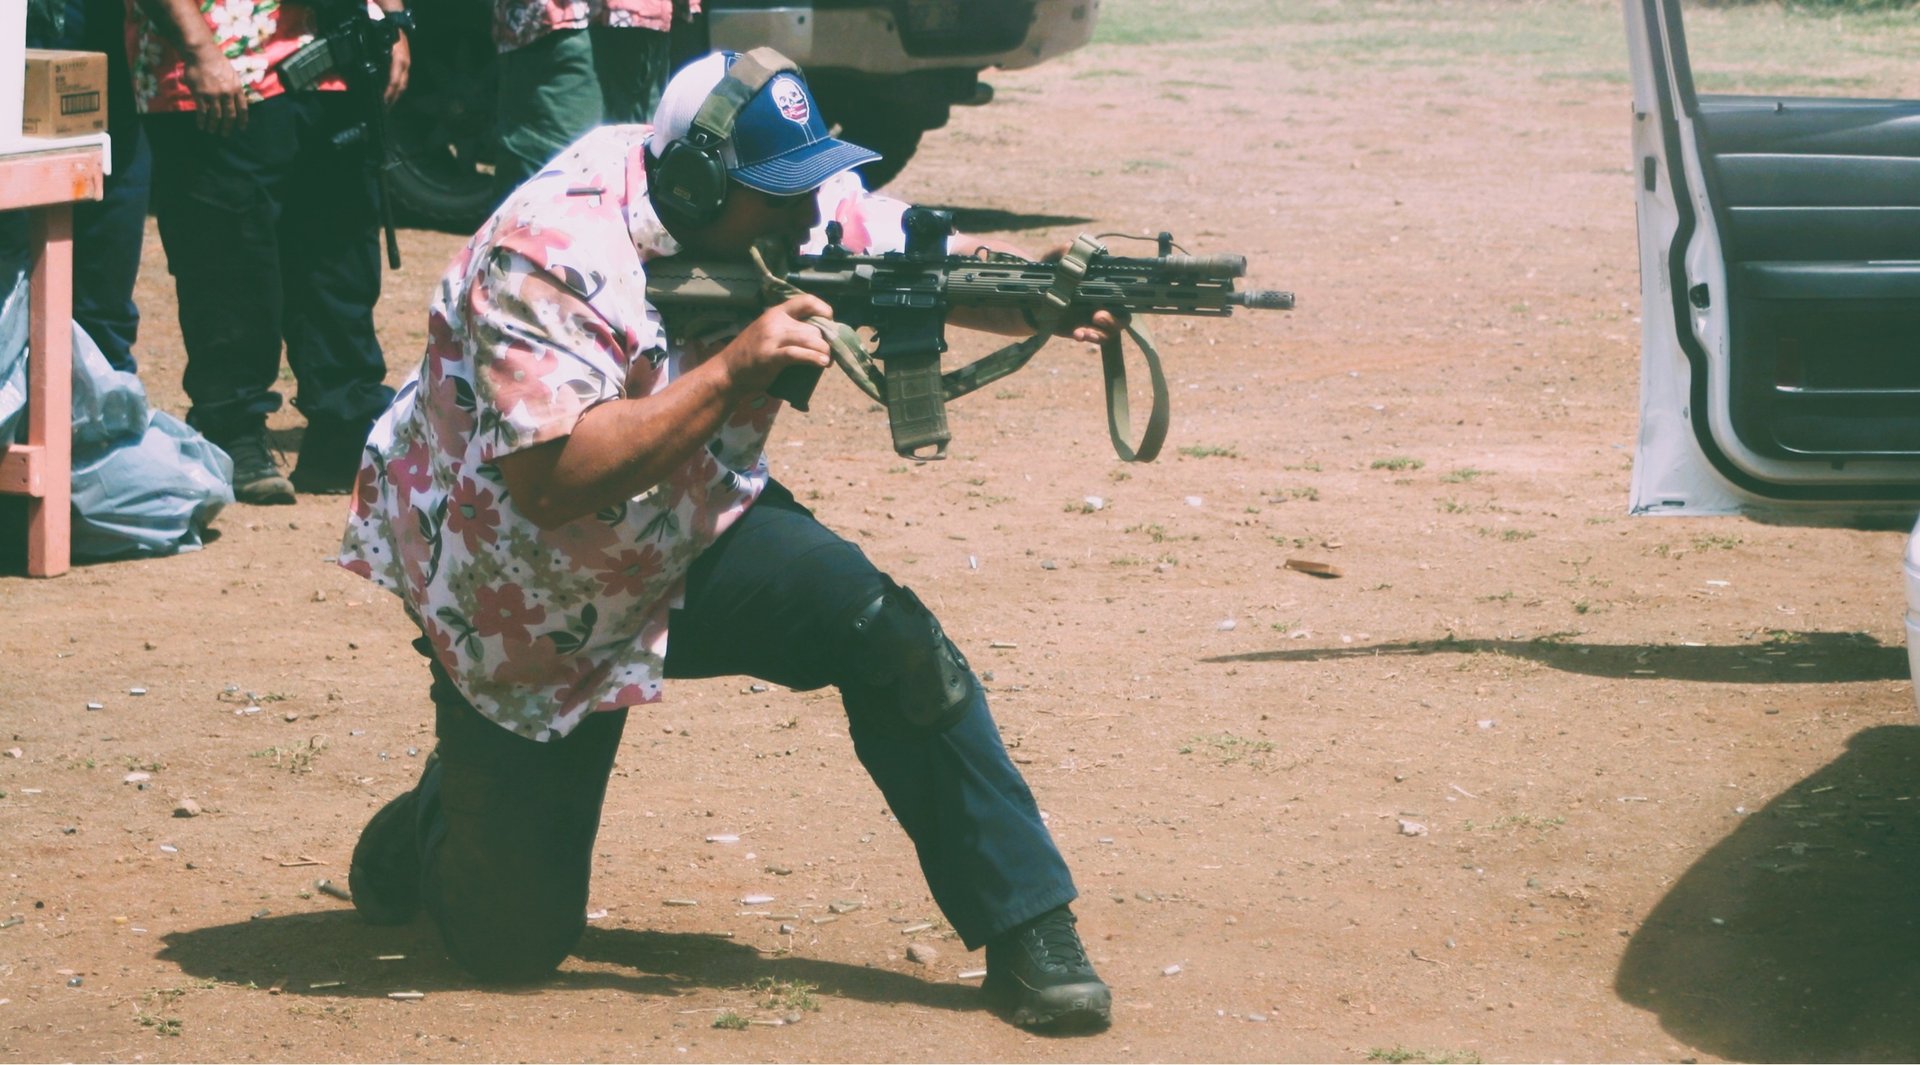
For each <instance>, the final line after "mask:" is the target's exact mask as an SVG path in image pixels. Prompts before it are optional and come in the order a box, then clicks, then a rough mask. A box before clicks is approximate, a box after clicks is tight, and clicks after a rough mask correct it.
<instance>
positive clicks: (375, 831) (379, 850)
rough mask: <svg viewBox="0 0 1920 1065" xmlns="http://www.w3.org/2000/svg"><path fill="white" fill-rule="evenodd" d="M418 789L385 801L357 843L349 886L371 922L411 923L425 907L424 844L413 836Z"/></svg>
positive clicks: (361, 911)
mask: <svg viewBox="0 0 1920 1065" xmlns="http://www.w3.org/2000/svg"><path fill="white" fill-rule="evenodd" d="M429 757H431V756H429ZM418 794H419V793H418V792H417V791H407V792H403V793H402V794H401V795H400V796H399V797H398V798H396V799H394V800H393V801H392V802H389V803H388V804H386V805H385V806H382V807H381V808H380V812H379V813H376V814H374V815H373V819H372V820H370V821H368V822H367V827H366V828H365V830H363V831H362V832H361V833H360V842H359V843H356V844H354V847H353V864H352V865H351V866H349V867H348V869H347V888H348V890H349V891H350V892H351V893H352V895H353V908H354V909H356V910H358V911H360V916H361V917H362V918H363V919H365V920H366V922H367V923H368V924H376V925H401V924H406V923H407V922H409V921H411V920H413V918H414V915H415V914H417V913H419V912H420V850H419V845H418V844H417V843H416V842H415V840H414V831H415V829H414V824H415V822H416V820H417V810H418V807H417V802H418Z"/></svg>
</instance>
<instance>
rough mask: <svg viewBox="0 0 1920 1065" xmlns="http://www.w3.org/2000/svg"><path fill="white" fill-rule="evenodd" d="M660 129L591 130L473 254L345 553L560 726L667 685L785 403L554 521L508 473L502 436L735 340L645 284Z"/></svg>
mask: <svg viewBox="0 0 1920 1065" xmlns="http://www.w3.org/2000/svg"><path fill="white" fill-rule="evenodd" d="M650 132H651V131H650V129H649V127H646V126H603V127H600V128H598V129H595V130H593V131H592V132H590V133H588V134H587V135H586V136H585V137H583V138H582V139H581V140H579V141H578V142H576V143H575V144H574V145H573V146H571V147H569V148H568V149H567V150H565V151H564V152H562V153H561V154H560V156H559V158H557V159H556V160H555V161H554V162H553V163H552V164H550V165H549V167H548V169H547V172H545V173H544V174H543V175H542V176H540V177H539V178H536V179H535V180H533V181H530V182H528V183H527V184H526V185H524V186H522V187H521V188H520V189H519V190H518V191H517V192H515V193H514V195H513V196H512V197H511V198H510V199H509V200H508V201H507V202H506V203H505V204H503V205H502V206H501V207H500V209H499V210H498V211H497V212H496V213H495V214H494V216H493V217H492V218H490V219H489V220H488V221H487V223H486V224H485V225H484V226H483V227H482V228H481V230H480V232H479V233H478V234H476V235H475V236H474V238H473V239H472V240H471V241H469V242H468V243H467V245H466V247H465V248H464V249H462V250H461V251H460V252H459V253H458V254H457V255H455V256H454V259H453V262H452V264H451V265H450V266H449V267H448V268H447V271H446V273H445V274H444V275H442V277H441V279H440V283H439V286H438V289H437V292H436V295H435V297H434V299H433V303H432V306H431V308H430V310H429V314H428V321H427V346H426V354H425V358H424V359H423V360H422V362H421V364H420V366H419V368H418V369H416V370H415V371H414V373H413V374H412V376H410V377H409V378H408V380H407V381H406V383H405V384H404V385H403V386H402V387H401V389H400V391H399V394H398V395H397V396H396V397H395V399H394V402H393V405H392V406H391V407H389V408H388V409H387V411H386V413H385V414H383V415H382V416H381V418H380V420H379V421H378V423H376V425H375V426H374V429H373V433H372V435H371V437H370V438H369V440H368V442H367V447H368V457H367V459H366V462H365V464H364V465H363V466H362V468H361V470H360V477H359V481H358V484H357V486H356V491H355V494H354V498H353V500H352V502H351V504H350V512H349V517H348V523H347V529H346V534H345V537H344V540H343V543H342V546H341V552H340V556H339V562H340V564H341V565H342V566H344V567H346V568H347V569H349V570H351V571H353V572H355V573H359V574H361V575H362V576H365V577H368V578H370V579H372V580H373V581H374V582H376V583H378V584H379V585H381V586H382V587H385V588H387V589H389V590H391V591H393V592H394V593H396V594H397V595H399V596H400V599H401V600H402V602H403V603H404V604H405V605H406V608H407V611H408V613H409V614H410V615H411V616H412V617H413V618H414V620H415V621H416V622H418V624H419V625H420V628H421V630H422V632H424V633H425V635H426V637H427V639H428V641H429V642H430V643H431V644H432V645H433V650H434V656H435V658H436V659H437V660H438V661H439V663H440V664H441V666H442V667H444V668H445V669H446V670H447V672H448V674H449V675H450V676H451V677H452V678H453V680H454V682H455V684H456V685H457V686H458V687H459V689H460V691H461V692H462V693H463V694H464V695H465V696H466V697H467V699H468V700H469V701H470V702H472V703H473V705H474V707H475V708H476V709H478V710H479V711H480V712H481V713H482V714H484V715H486V716H487V717H488V718H490V719H492V720H493V721H495V722H497V723H499V724H500V725H502V726H504V727H506V728H508V729H511V730H513V731H514V732H516V733H518V734H520V735H523V736H528V737H531V738H533V739H536V740H541V741H545V740H549V739H552V738H555V737H558V736H564V735H566V734H567V733H568V732H569V731H571V730H572V729H573V728H574V727H575V726H577V725H578V724H579V723H580V722H581V720H582V719H583V718H584V716H585V715H586V714H588V713H591V712H594V711H598V710H615V709H619V708H622V707H626V706H632V705H636V704H641V703H649V702H653V701H655V700H658V699H659V698H660V687H661V680H662V678H663V675H664V665H665V661H666V653H667V617H668V612H669V611H670V610H671V609H672V608H673V607H674V606H675V605H677V603H678V602H679V601H680V597H681V595H682V592H683V590H684V586H685V577H686V573H687V570H688V568H689V567H691V566H692V564H693V561H694V559H695V558H697V557H698V556H699V554H700V553H701V552H702V551H703V550H705V549H706V548H707V547H708V545H710V544H712V543H713V541H714V540H715V539H716V538H717V537H718V536H719V535H720V534H721V533H722V532H725V531H726V529H727V528H728V527H729V526H731V525H732V524H733V523H734V522H735V521H736V520H738V519H739V517H740V516H741V515H742V514H744V513H745V512H746V510H747V508H748V507H749V506H751V505H752V504H753V502H754V500H755V499H756V498H758V496H759V494H760V491H761V489H763V488H764V487H765V486H766V483H767V458H766V451H765V445H766V440H767V435H768V432H769V431H770V430H771V429H772V427H773V421H774V417H775V415H776V414H777V413H778V412H779V409H780V407H781V406H782V404H781V403H780V401H779V400H776V399H773V398H772V397H770V396H767V395H765V394H764V393H763V394H760V395H757V396H753V397H750V398H748V399H745V400H742V401H741V402H740V404H739V406H738V407H736V408H735V409H734V411H733V412H732V414H731V416H730V417H729V418H728V419H727V420H726V421H725V422H724V423H723V425H722V426H721V428H720V430H719V432H718V433H717V434H716V435H715V436H714V438H713V439H712V440H711V441H710V442H709V444H708V446H707V448H705V449H704V450H702V451H701V452H700V453H699V454H698V455H697V456H696V457H695V458H694V459H692V460H690V461H689V462H688V463H687V464H686V465H685V466H683V467H681V468H680V469H678V470H676V471H674V472H673V473H672V474H671V475H670V476H668V477H667V478H666V480H665V481H663V482H662V483H661V484H659V485H657V486H655V487H654V488H652V489H650V490H648V491H647V492H645V493H643V494H641V495H639V496H637V497H635V498H633V499H629V500H627V501H625V502H623V503H619V504H616V505H614V506H611V507H608V508H606V509H605V510H602V511H600V512H599V513H597V514H594V515H590V516H588V517H584V518H581V519H579V520H576V521H574V522H571V523H569V524H567V525H564V526H562V527H560V528H557V529H551V530H546V529H541V528H540V527H539V526H537V525H535V524H534V523H533V522H532V521H530V520H528V519H527V518H526V517H524V516H522V515H521V513H520V512H519V510H518V509H516V508H515V506H514V501H513V499H512V497H511V496H510V495H509V494H508V492H507V487H506V483H505V482H504V481H503V480H502V478H501V475H500V472H499V469H498V467H497V466H496V465H495V463H496V462H497V461H498V460H499V459H500V457H501V456H504V455H509V454H512V453H514V452H516V451H521V450H524V449H526V448H530V447H533V446H535V445H538V444H543V443H546V442H548V441H551V440H557V439H560V438H562V437H565V436H567V435H568V434H570V433H571V432H572V431H573V426H574V424H575V422H577V421H578V420H579V418H580V416H581V415H582V414H584V413H585V412H586V411H587V410H588V409H589V408H591V407H592V406H593V405H595V404H597V403H601V402H605V401H607V400H612V399H617V398H621V397H625V396H637V395H652V394H655V393H658V392H660V391H661V390H662V389H664V388H666V387H667V386H668V385H669V384H670V383H672V381H673V380H674V379H675V378H676V377H677V376H678V374H679V373H680V371H681V369H682V367H683V366H691V365H693V364H694V363H693V362H692V361H691V360H697V359H698V358H700V357H702V356H703V355H704V354H711V352H712V351H715V350H718V347H719V345H720V344H721V343H723V342H724V340H725V339H730V336H723V337H722V338H719V339H714V340H709V341H707V342H705V343H703V344H701V345H698V346H697V347H698V348H699V350H692V351H683V350H680V349H681V345H680V344H679V343H677V342H676V341H673V340H670V338H669V337H668V335H667V331H666V329H665V327H664V325H663V323H662V321H661V317H660V313H659V311H658V310H657V309H656V308H655V307H654V306H653V305H652V304H650V303H649V302H648V301H647V299H646V264H647V262H648V261H649V260H651V259H654V258H656V257H660V256H666V255H672V254H673V253H674V252H676V251H677V250H678V244H677V243H676V242H675V241H674V239H673V237H672V236H671V235H670V234H668V232H667V230H666V228H665V226H663V225H662V224H661V222H660V219H659V217H658V215H656V214H655V213H654V210H653V207H652V204H651V203H650V201H649V200H648V199H647V196H646V173H645V169H644V165H643V162H642V158H641V153H642V152H643V151H644V150H645V147H644V146H645V143H646V138H647V136H648V135H649V133H650ZM819 195H820V200H821V215H822V217H823V218H834V219H837V220H839V221H840V222H841V224H842V226H843V227H844V229H845V231H846V236H845V237H844V238H843V240H844V243H845V244H846V245H847V247H848V248H849V249H850V250H853V251H856V252H858V251H863V250H871V251H875V252H880V251H892V250H899V249H900V247H901V245H902V239H901V237H900V224H899V222H900V215H901V213H902V212H903V211H904V210H905V205H904V204H901V203H899V202H898V201H895V200H890V199H887V198H885V197H881V196H875V195H872V194H869V193H867V192H866V191H864V190H863V189H862V188H861V186H860V184H859V180H858V178H856V177H855V176H853V175H852V174H851V173H848V174H843V175H840V176H839V177H836V178H834V179H833V180H831V181H829V182H828V183H827V184H826V185H825V186H824V187H823V188H822V189H821V190H820V194H819ZM875 233H878V234H881V235H882V237H883V239H880V240H872V239H871V236H870V235H871V234H875ZM887 234H891V239H890V240H889V239H885V235H887ZM823 241H824V226H823V227H821V228H820V229H818V230H816V233H815V236H814V242H815V245H816V246H817V245H818V244H820V243H821V242H823ZM739 325H741V326H744V325H745V322H744V321H743V322H741V323H739Z"/></svg>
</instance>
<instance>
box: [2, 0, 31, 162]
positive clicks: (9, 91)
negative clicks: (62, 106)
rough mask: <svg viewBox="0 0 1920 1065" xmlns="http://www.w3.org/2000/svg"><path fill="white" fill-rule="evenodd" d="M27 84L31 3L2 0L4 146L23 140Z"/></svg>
mask: <svg viewBox="0 0 1920 1065" xmlns="http://www.w3.org/2000/svg"><path fill="white" fill-rule="evenodd" d="M26 87H27V5H26V3H25V0H0V147H4V146H6V145H10V144H17V143H19V141H20V140H21V136H20V126H21V110H22V108H23V107H24V105H25V100H24V97H25V94H26Z"/></svg>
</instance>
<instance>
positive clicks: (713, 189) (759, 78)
mask: <svg viewBox="0 0 1920 1065" xmlns="http://www.w3.org/2000/svg"><path fill="white" fill-rule="evenodd" d="M799 70H800V68H798V67H796V66H794V65H793V61H792V60H790V59H788V58H787V57H786V56H783V55H781V54H780V53H779V52H776V51H774V50H773V49H772V48H765V47H762V48H755V49H754V50H753V51H751V52H747V53H745V54H744V55H741V56H739V57H737V58H736V59H734V61H733V65H732V66H731V67H729V68H728V69H727V72H726V73H725V74H723V75H721V77H720V81H719V83H718V84H716V85H715V86H714V87H713V91H712V92H709V93H708V94H707V98H706V100H705V101H704V102H702V103H701V105H700V110H698V111H696V112H695V113H694V116H693V122H692V124H691V126H690V127H689V128H688V129H687V133H686V136H684V137H681V138H680V139H678V140H676V141H674V142H673V143H672V144H669V145H667V147H666V149H665V150H664V151H662V152H661V153H660V162H659V165H658V166H657V167H655V169H654V177H653V181H654V202H655V203H657V204H658V205H659V206H660V207H661V208H662V209H663V210H665V211H667V212H668V213H670V214H672V215H674V216H675V217H676V218H678V219H680V220H682V221H685V222H688V223H691V224H693V225H704V224H706V223H708V222H711V221H713V220H714V219H715V218H716V217H718V216H719V214H720V210H721V208H723V207H725V206H726V203H727V166H726V164H725V163H724V162H722V161H721V159H720V148H721V146H722V145H724V144H725V143H726V142H727V140H728V138H730V137H732V136H733V123H734V120H735V119H737V118H739V117H740V111H741V109H742V108H744V107H746V106H747V102H748V101H749V100H752V99H753V97H754V94H756V93H758V92H759V91H760V90H761V89H762V88H765V87H766V84H767V82H769V81H771V80H773V76H774V75H775V74H779V73H781V72H783V71H791V72H793V73H795V74H798V73H799Z"/></svg>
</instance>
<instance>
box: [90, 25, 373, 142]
mask: <svg viewBox="0 0 1920 1065" xmlns="http://www.w3.org/2000/svg"><path fill="white" fill-rule="evenodd" d="M200 14H201V15H202V16H204V17H205V18H206V20H207V27H208V28H209V29H211V30H212V31H213V38H214V40H215V41H217V42H218V43H219V45H220V50H221V51H222V52H224V53H225V54H226V57H227V60H228V62H230V63H232V64H233V69H234V72H235V73H236V74H238V75H240V82H241V84H242V85H244V86H246V90H247V99H248V100H249V101H251V102H254V103H258V102H260V101H261V100H265V99H267V98H268V97H270V96H278V95H280V94H281V93H283V92H285V91H287V90H286V86H285V85H282V84H281V82H280V75H279V74H277V73H275V72H274V70H273V66H274V64H276V63H278V62H280V61H281V60H283V59H285V58H287V57H288V56H289V55H292V54H293V53H294V52H295V51H296V50H298V49H299V48H300V46H301V45H303V44H306V43H307V42H308V41H311V40H313V33H314V20H313V9H312V8H310V7H308V6H307V5H305V4H300V3H285V4H283V3H282V0H200ZM127 58H128V60H129V64H130V67H131V70H132V74H133V102H134V106H135V107H136V108H137V109H139V111H140V113H141V114H164V113H168V112H173V111H191V110H193V94H192V93H190V92H188V91H187V82H186V63H185V61H184V59H183V58H182V56H181V55H180V53H179V51H178V50H177V49H175V48H174V47H173V45H172V44H171V43H170V42H169V41H168V40H167V37H166V35H165V34H163V33H162V32H161V31H160V29H159V28H158V27H157V26H155V25H154V24H153V20H152V19H151V18H150V17H149V16H148V15H147V12H146V9H145V7H144V6H143V5H142V4H140V3H138V2H131V3H128V4H127ZM320 87H321V88H323V89H340V88H344V87H345V86H344V85H342V84H341V83H340V82H339V81H338V80H337V79H334V78H328V79H327V81H325V82H322V83H321V85H320Z"/></svg>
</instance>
